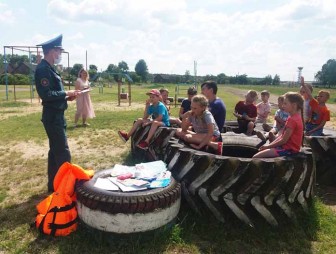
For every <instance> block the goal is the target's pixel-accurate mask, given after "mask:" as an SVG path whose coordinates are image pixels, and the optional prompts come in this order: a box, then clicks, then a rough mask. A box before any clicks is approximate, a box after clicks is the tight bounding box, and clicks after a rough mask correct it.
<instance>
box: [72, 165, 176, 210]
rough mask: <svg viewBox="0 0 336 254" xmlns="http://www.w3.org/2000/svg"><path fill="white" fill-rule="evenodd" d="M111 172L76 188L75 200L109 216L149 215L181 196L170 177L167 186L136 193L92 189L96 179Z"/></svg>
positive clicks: (102, 173)
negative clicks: (124, 214) (119, 214)
mask: <svg viewBox="0 0 336 254" xmlns="http://www.w3.org/2000/svg"><path fill="white" fill-rule="evenodd" d="M110 175H111V170H102V171H99V172H96V173H95V175H94V177H93V178H92V179H91V180H89V181H86V182H80V183H79V184H77V186H76V194H77V200H78V201H79V202H80V203H81V204H83V205H84V206H86V207H88V208H90V209H92V210H101V211H104V212H107V213H110V214H117V213H129V214H134V213H149V212H152V211H154V210H155V209H159V208H166V207H169V206H171V205H172V204H173V203H174V202H176V201H177V200H178V199H179V198H180V195H181V190H180V189H181V187H180V184H179V183H178V182H176V181H175V179H174V178H173V177H172V178H171V182H170V184H169V186H167V187H166V188H157V189H150V190H143V191H137V192H121V191H120V192H117V191H107V190H103V189H98V188H96V187H94V184H95V182H96V181H97V178H99V177H101V178H104V177H108V176H110Z"/></svg>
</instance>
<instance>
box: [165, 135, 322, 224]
mask: <svg viewBox="0 0 336 254" xmlns="http://www.w3.org/2000/svg"><path fill="white" fill-rule="evenodd" d="M222 136H223V145H224V149H223V151H224V154H225V150H229V151H230V153H231V155H230V156H217V155H213V154H209V153H206V152H201V151H196V150H194V149H191V148H189V147H187V146H185V145H184V144H183V143H181V142H180V141H178V140H177V139H175V138H174V139H171V140H170V141H169V142H167V143H166V145H163V146H161V149H163V150H165V151H166V152H165V153H164V156H163V160H164V161H165V162H166V163H167V164H168V169H169V170H170V171H171V172H172V175H173V176H174V177H175V179H176V180H177V181H180V182H181V185H182V194H183V196H184V198H185V199H186V200H187V201H188V203H189V205H190V206H191V207H192V208H193V209H194V210H195V211H196V212H198V213H203V214H209V212H210V213H212V214H213V215H214V216H215V217H216V218H217V219H218V220H220V221H222V222H224V221H226V220H227V219H228V218H230V217H232V215H234V216H235V217H237V218H238V219H239V220H241V221H243V222H245V223H246V224H248V225H252V226H253V225H255V223H256V222H257V221H258V220H260V219H263V220H264V221H266V222H268V223H269V224H271V225H274V226H277V225H279V224H280V223H282V222H285V221H286V219H288V218H290V219H294V220H295V218H296V217H297V216H296V214H297V212H301V211H302V210H305V211H306V210H307V207H308V203H309V202H310V200H311V199H312V196H313V189H314V185H315V168H314V165H313V157H312V153H311V151H310V150H309V149H303V151H302V152H301V153H299V154H297V155H295V156H291V157H277V158H269V159H251V158H248V157H249V156H250V155H251V154H252V153H256V151H257V148H256V146H257V145H258V144H259V143H260V141H261V140H260V139H258V138H257V137H253V136H252V137H248V136H245V135H244V134H234V133H225V134H223V135H222ZM244 149H247V150H248V152H247V153H246V154H245V155H243V156H246V157H245V158H243V157H242V156H241V153H242V151H241V150H244ZM298 208H301V209H298ZM285 218H286V219H285Z"/></svg>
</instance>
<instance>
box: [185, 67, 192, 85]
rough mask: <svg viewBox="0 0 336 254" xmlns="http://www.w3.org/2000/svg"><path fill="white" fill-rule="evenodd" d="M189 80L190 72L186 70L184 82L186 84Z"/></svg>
mask: <svg viewBox="0 0 336 254" xmlns="http://www.w3.org/2000/svg"><path fill="white" fill-rule="evenodd" d="M190 79H191V75H190V71H189V70H186V71H185V73H184V82H186V83H188V82H189V81H190Z"/></svg>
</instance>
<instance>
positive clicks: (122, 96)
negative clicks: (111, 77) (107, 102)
mask: <svg viewBox="0 0 336 254" xmlns="http://www.w3.org/2000/svg"><path fill="white" fill-rule="evenodd" d="M122 76H123V77H122V78H121V80H120V79H119V80H118V106H120V102H121V100H122V99H126V100H127V99H128V105H129V106H131V104H132V100H131V98H132V95H131V94H132V93H131V91H132V89H131V83H132V82H133V80H132V78H131V77H130V76H129V75H128V74H126V73H122ZM125 79H127V84H128V85H127V87H128V93H125V89H124V88H123V87H122V86H123V83H124V82H125Z"/></svg>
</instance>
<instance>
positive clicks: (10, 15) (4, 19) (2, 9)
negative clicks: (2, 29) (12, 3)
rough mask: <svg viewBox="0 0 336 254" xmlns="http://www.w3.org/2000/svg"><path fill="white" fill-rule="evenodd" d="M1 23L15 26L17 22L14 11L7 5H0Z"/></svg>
mask: <svg viewBox="0 0 336 254" xmlns="http://www.w3.org/2000/svg"><path fill="white" fill-rule="evenodd" d="M0 13H1V15H0V22H1V23H3V24H13V23H14V22H15V21H16V16H15V15H14V11H13V10H12V9H11V8H9V7H8V5H6V4H2V3H0Z"/></svg>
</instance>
